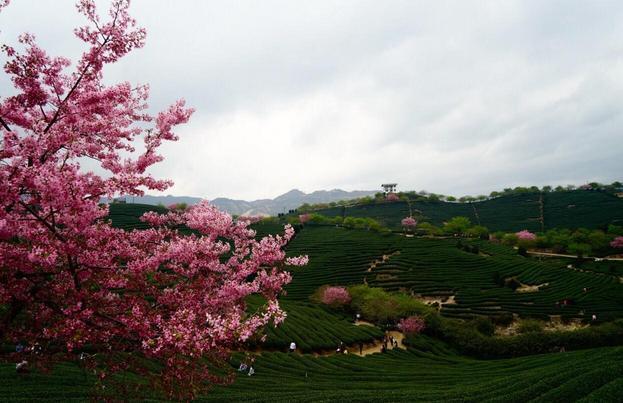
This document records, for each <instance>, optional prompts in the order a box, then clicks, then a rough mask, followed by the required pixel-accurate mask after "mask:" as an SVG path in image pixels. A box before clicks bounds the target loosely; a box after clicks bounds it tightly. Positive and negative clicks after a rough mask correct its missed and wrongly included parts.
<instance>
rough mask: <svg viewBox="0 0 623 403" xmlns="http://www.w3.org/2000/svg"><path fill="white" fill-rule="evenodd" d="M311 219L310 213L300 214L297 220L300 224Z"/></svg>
mask: <svg viewBox="0 0 623 403" xmlns="http://www.w3.org/2000/svg"><path fill="white" fill-rule="evenodd" d="M310 219H311V214H307V213H306V214H300V215H299V221H300V222H301V224H305V223H306V222H308V221H309V220H310Z"/></svg>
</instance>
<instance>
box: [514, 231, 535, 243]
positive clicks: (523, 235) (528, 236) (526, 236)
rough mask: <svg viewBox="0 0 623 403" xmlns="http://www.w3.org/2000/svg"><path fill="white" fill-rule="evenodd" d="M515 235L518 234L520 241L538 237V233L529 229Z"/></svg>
mask: <svg viewBox="0 0 623 403" xmlns="http://www.w3.org/2000/svg"><path fill="white" fill-rule="evenodd" d="M515 235H517V239H519V240H520V241H534V240H535V239H536V235H535V234H533V233H532V232H530V231H528V230H527V229H525V230H523V231H519V232H516V233H515Z"/></svg>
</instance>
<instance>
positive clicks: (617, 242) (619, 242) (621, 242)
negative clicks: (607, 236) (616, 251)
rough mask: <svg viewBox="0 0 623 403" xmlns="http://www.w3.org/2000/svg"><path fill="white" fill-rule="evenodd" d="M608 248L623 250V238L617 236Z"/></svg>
mask: <svg viewBox="0 0 623 403" xmlns="http://www.w3.org/2000/svg"><path fill="white" fill-rule="evenodd" d="M610 246H612V247H613V248H623V236H618V237H616V238H614V239H613V240H612V242H610Z"/></svg>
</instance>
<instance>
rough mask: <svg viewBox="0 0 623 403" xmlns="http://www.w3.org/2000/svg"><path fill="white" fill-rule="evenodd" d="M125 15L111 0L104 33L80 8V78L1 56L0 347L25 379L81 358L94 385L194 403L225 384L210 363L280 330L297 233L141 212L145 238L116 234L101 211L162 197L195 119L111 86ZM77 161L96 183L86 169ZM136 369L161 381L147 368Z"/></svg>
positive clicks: (31, 60)
mask: <svg viewBox="0 0 623 403" xmlns="http://www.w3.org/2000/svg"><path fill="white" fill-rule="evenodd" d="M6 3H7V2H6V1H5V2H4V3H2V4H1V5H2V6H4V5H6ZM128 7H129V1H127V0H113V1H112V4H111V8H110V11H109V14H108V17H106V18H100V16H99V15H98V14H97V12H96V8H95V3H94V1H93V0H81V1H79V3H78V4H77V8H78V10H79V12H81V13H82V14H84V16H85V17H86V19H87V21H88V25H87V26H84V27H81V28H78V29H76V30H75V34H76V36H77V37H78V38H79V39H81V40H82V41H83V42H84V43H85V44H86V50H85V52H84V53H83V55H82V57H81V58H80V59H79V60H78V61H77V63H76V65H75V67H74V68H73V69H70V61H69V60H68V59H66V58H64V57H52V56H49V55H48V54H47V53H46V52H45V51H44V50H43V49H41V48H40V47H38V46H37V44H36V42H35V38H34V37H33V36H32V35H29V34H24V35H22V36H21V37H20V38H19V42H20V44H21V45H20V49H19V50H18V49H17V48H14V47H11V46H6V45H5V46H3V47H2V50H3V51H4V53H5V55H6V57H7V60H8V61H7V62H6V64H5V66H4V71H5V72H6V74H7V75H8V76H10V79H11V80H12V83H13V90H12V93H11V94H12V95H10V96H6V95H5V96H4V97H3V98H0V136H1V139H2V140H1V144H0V181H1V183H2V186H1V187H0V342H3V343H6V342H14V343H18V342H19V343H23V344H25V345H27V346H31V348H28V349H26V350H24V352H22V353H19V354H21V355H20V357H13V358H14V359H19V360H21V359H24V358H26V359H27V360H28V361H29V365H30V364H32V365H35V364H36V363H39V364H41V365H44V364H45V363H51V362H52V361H53V360H55V359H63V360H67V359H77V357H78V353H80V352H82V351H86V349H88V351H89V352H90V353H95V355H94V356H93V355H91V357H92V358H91V359H89V362H90V366H91V367H92V368H93V369H94V370H96V371H97V373H98V374H99V375H100V378H101V379H105V378H107V377H109V375H110V373H111V372H114V371H116V370H126V369H132V370H137V369H138V370H142V371H143V373H146V374H147V373H149V374H151V375H153V376H152V377H150V379H152V380H153V381H154V382H155V383H157V384H158V386H161V387H164V388H165V390H166V391H167V392H168V393H170V394H171V395H173V396H178V397H180V396H183V397H187V398H188V397H192V396H193V395H195V394H196V393H197V392H199V391H200V390H201V389H202V388H203V387H204V386H206V385H208V384H209V383H210V382H217V381H224V380H227V379H229V378H228V377H227V376H225V377H223V376H222V375H221V374H220V373H219V374H217V373H216V372H215V371H213V370H212V369H213V368H215V364H216V363H222V362H223V360H224V359H226V358H227V357H228V354H229V351H230V350H231V349H232V348H235V347H236V346H237V345H239V344H240V343H244V342H245V341H246V340H248V339H249V338H251V337H252V336H253V335H254V334H256V333H257V332H258V331H259V330H260V329H261V328H262V327H264V326H265V325H266V324H268V323H270V322H273V323H275V324H276V323H279V322H280V321H282V320H283V319H284V317H285V313H284V312H283V311H282V310H281V309H280V307H279V303H278V300H277V298H278V296H279V295H280V293H281V291H282V287H283V286H284V285H285V284H287V283H288V282H289V281H290V274H289V273H288V272H287V271H285V270H284V268H285V267H286V266H288V265H304V264H305V263H306V261H307V258H306V257H293V258H286V256H285V252H284V251H283V247H284V246H285V245H286V243H287V242H288V240H289V239H290V238H291V237H292V236H293V234H294V230H293V229H292V228H291V227H289V226H287V227H286V228H285V234H284V235H275V236H269V237H266V238H263V239H261V240H256V239H255V233H254V231H253V230H251V229H250V228H249V227H248V225H249V221H248V220H233V219H232V217H231V216H229V215H228V214H225V213H223V212H220V211H219V210H217V209H216V208H215V207H213V206H211V205H209V204H208V203H207V202H202V203H200V204H198V205H195V206H192V207H190V208H188V209H187V210H185V211H182V210H179V209H178V210H174V211H169V212H168V213H166V214H163V215H158V214H156V213H155V212H150V213H147V214H145V215H144V216H143V217H142V220H144V221H145V222H147V223H149V224H151V228H150V229H147V230H133V231H123V230H120V229H115V228H113V227H112V226H111V225H110V221H109V219H108V218H107V216H108V207H107V206H106V205H102V204H100V203H99V201H100V199H101V198H102V197H111V198H112V197H115V196H118V195H136V196H141V195H143V194H144V191H145V190H164V189H166V188H167V187H169V186H170V185H171V182H170V181H167V180H160V179H156V178H154V177H152V176H151V175H150V174H148V173H147V170H148V168H149V167H151V166H153V165H154V164H155V163H157V162H159V161H161V160H162V159H163V157H162V156H161V155H159V154H158V153H157V151H158V148H159V147H160V145H161V144H162V143H163V142H164V141H175V140H177V137H176V135H175V134H174V132H173V129H174V127H175V126H177V125H179V124H182V123H185V122H187V121H188V119H189V117H190V115H191V114H192V112H193V110H192V109H190V108H187V107H186V106H185V104H184V101H182V100H180V101H177V102H175V103H174V104H173V105H172V106H170V107H169V108H168V109H166V110H165V111H163V112H160V113H158V114H157V115H155V116H152V115H151V114H149V113H147V103H146V101H147V98H148V87H147V86H145V85H139V86H132V85H131V84H130V83H127V82H122V83H118V84H113V85H107V84H105V83H104V81H103V68H104V66H105V65H107V64H112V63H115V62H117V61H118V60H119V59H120V58H122V57H123V56H124V55H126V54H127V53H128V52H130V51H132V50H133V49H136V48H140V47H141V46H143V43H144V41H145V31H144V30H143V29H142V28H138V27H137V26H136V23H135V21H134V20H133V19H132V18H131V17H130V15H129V13H128ZM0 8H1V7H0ZM141 141H142V146H140V151H136V150H135V148H136V147H137V144H139V142H141ZM85 160H92V161H93V162H94V163H95V164H97V166H98V172H101V174H97V173H95V172H91V171H87V170H85V169H84V168H82V167H81V164H82V163H83V162H84V161H85ZM182 227H186V228H188V229H190V230H192V234H191V235H188V236H183V235H182V234H181V233H180V232H179V231H178V229H179V228H182ZM186 233H187V232H186ZM251 294H260V295H262V296H263V297H264V298H265V301H266V302H265V304H263V305H262V306H261V307H260V308H258V309H257V310H256V311H247V307H246V305H245V298H246V297H247V296H249V295H251ZM33 346H36V348H32V347H33ZM120 354H123V356H122V358H120V356H119V355H120ZM82 357H83V358H84V355H82ZM145 358H148V359H150V360H152V361H153V360H155V361H156V362H159V363H161V364H160V365H161V366H160V367H158V368H160V369H154V368H153V367H154V366H153V365H152V366H151V368H149V369H147V368H144V367H142V363H143V362H145V361H146V360H145Z"/></svg>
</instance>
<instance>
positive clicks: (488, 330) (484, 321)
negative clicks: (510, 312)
mask: <svg viewBox="0 0 623 403" xmlns="http://www.w3.org/2000/svg"><path fill="white" fill-rule="evenodd" d="M471 324H472V326H473V327H474V328H475V329H476V330H477V331H478V332H479V333H480V334H483V335H485V336H493V334H494V333H495V325H494V324H493V322H492V321H491V319H489V318H487V317H485V316H479V317H477V318H475V319H473V320H472V323H471Z"/></svg>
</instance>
